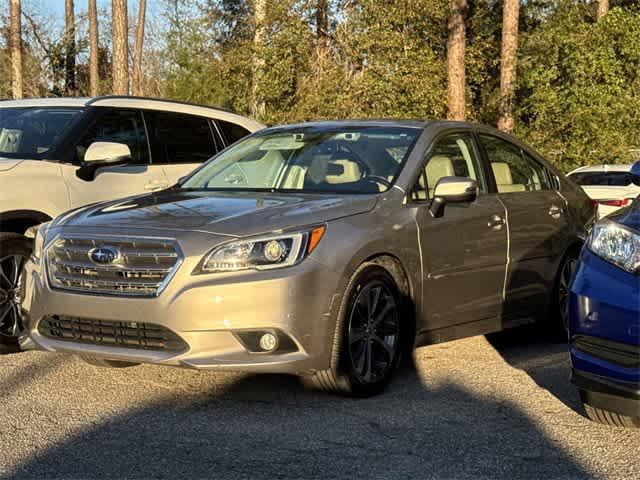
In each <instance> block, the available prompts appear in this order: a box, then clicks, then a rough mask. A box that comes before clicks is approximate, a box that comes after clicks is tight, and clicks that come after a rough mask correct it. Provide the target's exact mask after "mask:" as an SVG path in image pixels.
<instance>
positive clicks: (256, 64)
mask: <svg viewBox="0 0 640 480" xmlns="http://www.w3.org/2000/svg"><path fill="white" fill-rule="evenodd" d="M266 17H267V1H266V0H254V2H253V21H254V25H255V32H254V35H253V78H252V85H251V90H252V92H251V93H252V102H251V114H252V115H253V116H254V117H255V118H264V115H265V108H266V106H265V101H264V98H263V96H262V94H261V93H260V80H261V79H262V74H263V70H264V56H263V55H264V41H265V33H266V29H265V22H266Z"/></svg>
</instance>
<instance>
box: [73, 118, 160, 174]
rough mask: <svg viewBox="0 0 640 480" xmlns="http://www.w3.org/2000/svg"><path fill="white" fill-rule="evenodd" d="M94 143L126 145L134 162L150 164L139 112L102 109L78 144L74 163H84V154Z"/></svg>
mask: <svg viewBox="0 0 640 480" xmlns="http://www.w3.org/2000/svg"><path fill="white" fill-rule="evenodd" d="M93 142H116V143H124V144H126V145H127V146H128V147H129V149H130V150H131V158H132V162H133V163H135V164H147V163H149V149H148V145H147V137H146V134H145V130H144V124H143V123H142V116H141V115H140V112H138V111H137V110H117V109H113V108H109V109H107V108H105V109H100V111H99V112H98V113H97V115H96V116H95V117H94V119H93V121H92V122H91V124H90V126H89V128H88V129H87V130H86V131H85V132H84V135H83V136H82V137H81V139H80V141H79V142H78V143H76V146H75V151H74V163H76V164H80V163H82V162H83V161H84V154H85V153H86V152H87V148H89V145H91V144H92V143H93Z"/></svg>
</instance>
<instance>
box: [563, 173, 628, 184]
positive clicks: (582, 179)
mask: <svg viewBox="0 0 640 480" xmlns="http://www.w3.org/2000/svg"><path fill="white" fill-rule="evenodd" d="M569 177H570V178H571V179H573V181H575V182H576V183H577V184H578V185H584V186H587V187H588V186H594V187H595V186H598V187H604V186H608V187H628V186H629V185H631V184H632V183H634V184H636V185H638V184H640V179H638V178H634V176H633V175H632V174H631V173H629V172H580V173H574V174H572V175H569Z"/></svg>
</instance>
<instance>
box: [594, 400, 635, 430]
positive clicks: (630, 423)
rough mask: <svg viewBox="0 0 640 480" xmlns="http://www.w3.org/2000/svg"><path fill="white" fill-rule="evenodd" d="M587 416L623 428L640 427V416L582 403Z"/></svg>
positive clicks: (604, 423)
mask: <svg viewBox="0 0 640 480" xmlns="http://www.w3.org/2000/svg"><path fill="white" fill-rule="evenodd" d="M582 406H583V407H584V412H585V413H586V414H587V418H588V419H589V420H591V421H594V422H596V423H601V424H603V425H609V426H612V427H621V428H640V417H628V416H626V415H620V414H619V413H614V412H610V411H608V410H603V409H601V408H596V407H592V406H591V405H589V404H587V403H584V402H583V403H582Z"/></svg>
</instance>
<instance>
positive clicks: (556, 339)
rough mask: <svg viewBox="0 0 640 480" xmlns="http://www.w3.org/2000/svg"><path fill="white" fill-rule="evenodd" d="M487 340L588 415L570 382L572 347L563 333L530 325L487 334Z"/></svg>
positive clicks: (513, 362) (530, 374)
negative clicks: (550, 331)
mask: <svg viewBox="0 0 640 480" xmlns="http://www.w3.org/2000/svg"><path fill="white" fill-rule="evenodd" d="M487 340H488V341H489V343H491V345H492V346H493V348H495V350H496V351H497V352H498V353H499V354H500V355H501V356H502V358H504V360H505V361H506V362H507V363H508V364H509V365H511V366H512V367H514V368H517V369H519V370H522V371H524V372H526V373H527V374H528V375H529V376H530V377H531V379H532V380H533V381H535V382H536V384H537V385H538V386H539V387H541V388H544V389H545V390H547V391H549V393H551V394H552V395H553V396H555V397H556V398H557V399H558V400H560V401H561V402H562V403H564V404H565V405H566V406H567V407H569V408H571V409H572V410H573V411H575V412H576V413H578V414H580V415H584V411H583V408H582V403H581V402H580V397H579V395H578V392H577V390H576V388H575V387H574V386H573V385H572V384H571V382H570V375H571V362H570V358H569V347H568V345H567V340H566V339H564V338H562V335H560V334H558V333H555V334H554V333H549V332H548V331H545V330H544V329H543V328H540V326H538V325H527V326H523V327H519V328H516V329H513V330H505V331H502V332H498V333H493V334H491V335H487Z"/></svg>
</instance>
